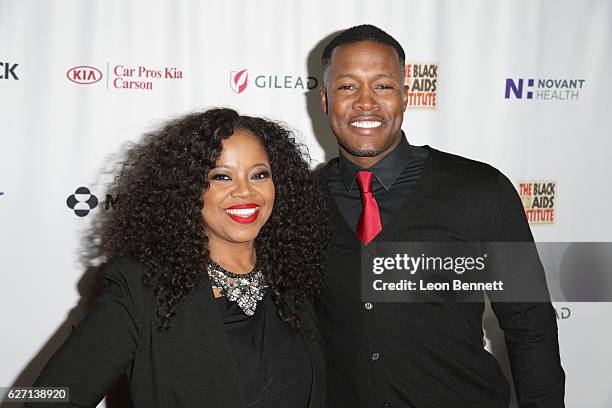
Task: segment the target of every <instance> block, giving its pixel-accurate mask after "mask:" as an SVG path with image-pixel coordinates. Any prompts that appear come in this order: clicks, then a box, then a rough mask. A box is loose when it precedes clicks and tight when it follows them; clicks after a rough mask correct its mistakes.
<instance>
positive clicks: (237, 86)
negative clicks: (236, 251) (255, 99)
mask: <svg viewBox="0 0 612 408" xmlns="http://www.w3.org/2000/svg"><path fill="white" fill-rule="evenodd" d="M247 71H248V69H243V70H241V71H231V72H230V87H231V88H232V91H234V92H236V93H238V94H239V93H242V92H244V90H245V89H246V87H247V85H248V84H249V73H248V72H247Z"/></svg>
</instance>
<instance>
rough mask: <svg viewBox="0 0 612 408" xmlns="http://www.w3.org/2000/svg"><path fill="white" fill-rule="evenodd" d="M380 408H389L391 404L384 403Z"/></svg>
mask: <svg viewBox="0 0 612 408" xmlns="http://www.w3.org/2000/svg"><path fill="white" fill-rule="evenodd" d="M382 408H391V403H390V402H385V405H383V406H382Z"/></svg>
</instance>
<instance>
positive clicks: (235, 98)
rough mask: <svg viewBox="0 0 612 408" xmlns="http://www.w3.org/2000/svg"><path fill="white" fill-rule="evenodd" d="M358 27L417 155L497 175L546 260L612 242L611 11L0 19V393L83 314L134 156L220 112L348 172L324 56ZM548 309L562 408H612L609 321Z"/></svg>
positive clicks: (167, 12)
mask: <svg viewBox="0 0 612 408" xmlns="http://www.w3.org/2000/svg"><path fill="white" fill-rule="evenodd" d="M361 23H371V24H375V25H378V26H380V27H381V28H383V29H384V30H386V31H387V32H389V33H390V34H392V35H393V36H394V37H396V38H397V39H398V40H399V42H400V43H401V44H402V45H403V47H404V48H405V51H406V56H407V61H406V64H407V65H409V67H408V75H409V78H407V83H408V84H409V85H410V87H411V96H410V107H409V109H408V111H407V112H406V115H405V120H404V127H403V128H404V130H405V132H406V135H407V137H408V139H409V141H410V142H411V143H413V144H417V145H422V144H429V145H431V146H434V147H436V148H438V149H441V150H446V151H449V152H452V153H456V154H460V155H463V156H467V157H470V158H473V159H477V160H480V161H485V162H487V163H490V164H492V165H493V166H495V167H497V168H499V169H500V170H501V171H502V172H504V173H505V174H506V175H508V177H510V179H511V180H512V181H513V182H514V183H515V185H516V188H517V190H519V193H520V194H521V195H522V196H523V201H524V204H525V206H526V212H527V216H528V218H529V219H530V222H531V224H532V230H533V233H534V236H535V237H536V240H538V241H568V242H582V241H601V242H605V241H612V239H611V237H612V217H611V216H610V203H611V202H612V188H611V187H612V185H611V184H612V183H611V182H610V174H611V173H612V171H611V164H610V159H611V158H612V153H611V151H612V142H611V137H610V130H611V124H612V119H611V118H612V110H611V107H612V103H611V98H610V95H611V93H612V80H611V77H612V75H611V73H612V58H611V52H612V42H611V40H612V2H610V1H603V0H602V1H589V0H582V1H557V0H549V1H545V0H541V1H533V0H518V1H510V0H508V1H492V0H467V1H442V0H439V1H430V0H422V1H417V0H412V1H407V0H397V1H365V0H341V1H335V0H309V1H283V0H277V1H273V0H265V1H264V0H258V1H246V0H245V1H238V0H230V1H214V2H213V1H196V0H184V1H151V0H146V1H145V0H132V1H119V0H99V1H77V0H73V1H44V2H43V1H34V0H27V1H24V0H0V271H1V272H0V310H1V313H2V324H1V326H2V334H1V336H0V386H9V385H12V384H22V385H25V384H29V381H32V379H33V378H35V376H36V374H37V373H38V371H39V370H40V369H41V367H42V366H43V365H44V363H45V361H46V360H47V358H48V357H49V355H50V354H51V353H52V352H53V351H54V350H55V349H56V348H57V347H58V345H59V344H61V342H62V340H63V339H64V338H65V336H66V335H67V334H68V333H69V332H70V329H71V326H72V325H73V324H74V323H75V322H77V321H78V319H79V318H80V317H81V316H82V314H83V312H84V311H85V310H86V309H87V306H88V304H89V302H90V301H91V299H90V297H91V296H90V295H91V294H90V288H91V287H92V285H93V284H92V282H94V281H95V276H93V273H91V272H88V271H87V270H86V269H85V268H84V266H83V264H82V262H81V260H82V257H81V252H80V251H81V249H82V247H83V239H84V234H85V233H86V231H87V227H88V225H89V224H88V223H89V222H90V221H91V219H92V218H93V217H92V214H93V215H95V213H96V212H100V211H112V204H113V199H114V198H113V197H107V196H106V183H107V182H108V180H109V177H110V176H109V174H107V173H106V170H107V169H109V168H110V167H111V165H112V163H113V162H114V161H115V160H116V159H117V158H118V157H119V156H120V155H121V153H122V152H123V151H124V150H125V146H126V142H129V141H136V140H139V139H140V138H141V137H142V135H143V134H144V133H145V132H147V131H150V130H152V129H155V128H157V127H159V126H160V125H161V124H162V123H164V122H165V121H166V120H168V119H170V118H173V117H176V116H179V115H182V114H185V113H187V112H192V111H195V110H202V109H205V108H208V107H212V106H221V105H223V106H230V107H234V108H236V109H238V110H239V111H240V112H242V113H245V114H251V115H263V116H267V117H270V118H274V119H279V120H282V121H284V122H285V123H287V124H288V125H289V126H290V127H292V128H293V129H295V131H296V132H297V134H298V135H299V138H300V139H301V140H303V141H304V142H305V143H306V144H307V145H308V146H309V147H310V152H311V155H312V157H313V159H314V163H313V165H314V164H316V163H319V162H323V161H325V160H327V159H329V158H331V157H334V156H335V155H336V154H337V146H336V144H335V142H334V141H333V138H332V136H331V134H330V131H329V129H328V126H327V122H326V118H325V117H324V116H323V115H322V113H321V112H320V108H319V101H318V90H317V88H318V87H319V86H320V85H321V70H320V54H321V51H322V48H323V46H324V45H325V44H326V42H327V41H328V40H329V38H330V36H331V35H332V34H333V33H335V32H337V31H338V30H341V29H344V28H347V27H349V26H352V25H356V24H361ZM79 193H80V194H83V195H78V196H77V199H79V200H81V202H80V203H79V204H78V206H77V207H75V208H70V207H71V206H69V205H68V204H69V203H67V198H68V197H69V196H71V195H73V194H79ZM93 197H95V198H96V199H93ZM73 204H74V203H73ZM78 209H81V210H84V211H75V210H78ZM585 279H587V280H588V276H585ZM554 305H555V308H556V310H557V315H558V325H559V335H560V345H561V353H562V361H563V366H564V368H565V371H566V373H567V399H566V401H567V406H568V407H580V408H604V407H610V406H612V389H611V388H610V366H611V365H612V348H610V347H609V345H608V344H609V342H610V338H611V337H612V328H611V326H610V321H611V313H612V304H610V303H555V304H554ZM485 329H486V332H487V340H488V345H487V348H488V349H489V350H490V351H491V352H493V353H494V354H495V355H496V356H497V357H498V358H499V359H500V361H501V362H502V364H504V365H505V364H506V362H505V360H506V357H505V350H504V346H503V338H502V336H501V334H500V333H499V329H498V328H497V326H496V322H495V320H494V318H493V317H492V316H491V315H490V314H487V316H486V318H485Z"/></svg>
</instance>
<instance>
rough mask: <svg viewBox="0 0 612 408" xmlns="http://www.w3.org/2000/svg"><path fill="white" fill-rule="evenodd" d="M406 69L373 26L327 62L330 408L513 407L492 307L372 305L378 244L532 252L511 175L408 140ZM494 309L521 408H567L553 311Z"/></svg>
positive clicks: (344, 39)
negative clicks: (373, 253)
mask: <svg viewBox="0 0 612 408" xmlns="http://www.w3.org/2000/svg"><path fill="white" fill-rule="evenodd" d="M404 64H405V56H404V51H403V49H402V47H401V46H400V44H399V43H398V42H397V41H396V40H395V39H394V38H392V37H391V36H389V35H388V34H387V33H385V32H384V31H382V30H380V29H379V28H377V27H374V26H371V25H362V26H357V27H353V28H350V29H348V30H346V31H344V32H342V33H340V34H339V35H338V36H336V37H335V38H334V39H332V40H331V42H330V43H329V44H328V45H327V47H326V48H325V50H324V52H323V70H324V86H323V87H322V88H321V106H322V108H323V110H324V111H325V113H326V114H327V115H328V117H329V123H330V126H331V129H332V131H333V133H334V135H335V137H336V139H337V141H338V145H339V149H340V157H338V158H335V159H332V160H331V161H330V162H329V163H328V164H326V165H325V166H324V167H323V168H322V169H320V170H319V173H318V174H319V175H320V176H322V189H323V192H324V196H325V197H326V204H327V206H328V208H329V212H330V216H331V218H332V225H333V230H334V233H333V238H332V241H331V244H330V254H329V259H328V261H327V264H326V266H325V267H326V274H325V283H326V284H325V288H324V290H323V292H322V294H321V296H320V298H319V300H318V301H317V311H318V315H319V321H320V326H321V332H322V336H323V338H324V343H325V345H326V348H327V356H328V361H329V381H328V382H329V383H328V392H329V398H328V401H329V406H330V408H343V407H350V408H357V407H368V408H373V407H415V408H421V407H436V408H444V407H483V408H484V407H486V408H496V407H500V408H502V407H503V408H507V407H508V404H509V400H510V392H509V387H508V384H507V382H506V380H505V378H504V377H503V375H502V372H501V370H500V367H499V365H498V363H497V361H496V360H495V359H494V358H493V356H492V355H491V354H489V353H488V352H487V351H486V350H484V348H483V346H482V336H483V332H482V313H483V310H484V302H482V301H480V302H470V303H467V302H466V303H450V302H447V303H444V302H438V303H384V302H378V303H370V302H367V303H363V302H362V301H361V297H360V294H361V266H360V251H361V249H362V248H364V247H365V246H366V245H368V244H369V243H371V242H374V243H376V242H378V243H380V242H430V241H457V240H460V241H465V242H531V241H533V238H532V235H531V232H530V230H529V226H528V225H527V223H526V220H525V216H524V212H523V208H522V205H521V203H520V199H519V198H518V196H517V194H516V191H515V190H514V187H513V186H512V184H511V183H510V182H509V180H508V179H507V178H506V177H505V176H503V175H502V174H501V173H500V172H499V171H497V170H496V169H494V168H492V167H490V166H488V165H485V164H483V163H479V162H475V161H471V160H468V159H464V158H461V157H458V156H454V155H450V154H446V153H443V152H440V151H437V150H435V149H432V148H430V147H428V146H425V147H416V146H412V145H410V144H409V143H408V142H407V141H406V139H405V137H404V135H403V132H402V130H401V125H402V120H403V114H404V111H405V109H406V104H407V96H408V95H407V89H406V88H405V87H404ZM538 264H539V263H538ZM539 272H542V271H541V269H539ZM542 273H543V272H542ZM492 307H493V311H494V312H495V314H496V316H497V318H498V320H499V322H500V326H501V328H502V329H503V330H504V333H505V340H506V345H507V348H508V354H509V358H510V362H511V367H512V373H513V378H514V383H515V387H516V392H517V396H518V400H519V405H520V406H521V407H562V406H563V395H564V382H565V375H564V372H563V369H562V368H561V364H560V359H559V348H558V340H557V326H556V319H555V314H554V310H553V308H552V306H551V304H550V302H540V303H517V302H504V303H502V302H499V303H497V302H495V303H492Z"/></svg>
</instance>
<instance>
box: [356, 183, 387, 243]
mask: <svg viewBox="0 0 612 408" xmlns="http://www.w3.org/2000/svg"><path fill="white" fill-rule="evenodd" d="M373 178H374V173H372V172H369V171H360V172H358V173H357V184H359V190H360V191H361V216H360V217H359V222H358V223H357V238H359V240H360V241H361V242H363V243H364V244H366V245H367V244H369V243H370V241H372V240H373V239H374V237H375V236H376V235H378V233H379V232H380V231H382V224H381V223H380V213H379V212H378V204H377V203H376V199H375V198H374V195H373V194H372V179H373Z"/></svg>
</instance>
